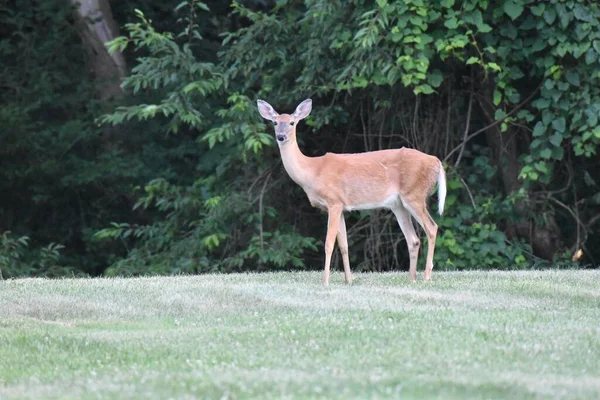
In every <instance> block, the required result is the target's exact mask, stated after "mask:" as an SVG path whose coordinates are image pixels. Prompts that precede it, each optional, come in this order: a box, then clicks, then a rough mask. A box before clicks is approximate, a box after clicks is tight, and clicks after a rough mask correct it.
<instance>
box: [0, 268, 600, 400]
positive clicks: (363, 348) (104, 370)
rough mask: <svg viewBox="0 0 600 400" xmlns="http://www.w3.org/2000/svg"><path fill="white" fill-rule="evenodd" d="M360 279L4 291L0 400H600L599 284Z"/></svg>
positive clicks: (529, 276) (171, 281)
mask: <svg viewBox="0 0 600 400" xmlns="http://www.w3.org/2000/svg"><path fill="white" fill-rule="evenodd" d="M421 275H422V274H421ZM355 278H356V279H355V283H354V284H353V285H352V286H346V285H344V284H343V283H342V282H341V281H342V277H341V274H340V273H337V274H334V275H333V276H332V285H331V286H330V287H329V288H325V287H323V286H322V285H321V274H320V273H316V272H307V273H278V274H249V275H247V274H239V275H208V276H193V277H170V278H164V277H160V278H139V279H65V280H45V279H23V280H8V281H0V398H1V399H58V398H61V399H62V398H77V399H79V398H91V399H95V398H114V399H125V398H141V399H151V398H156V399H166V398H182V399H186V398H189V399H191V398H216V399H219V398H250V397H253V398H261V399H265V398H344V399H346V398H360V399H369V398H404V399H410V398H415V399H423V398H441V399H451V398H456V399H465V398H476V399H483V398H490V399H491V398H507V399H528V398H570V399H571V398H572V399H575V398H581V399H583V398H586V399H598V398H600V271H543V272H471V273H440V272H437V273H435V272H434V281H433V282H430V283H424V282H422V281H419V282H417V283H416V284H412V283H409V282H408V281H407V275H406V273H385V274H356V275H355Z"/></svg>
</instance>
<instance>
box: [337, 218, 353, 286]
mask: <svg viewBox="0 0 600 400" xmlns="http://www.w3.org/2000/svg"><path fill="white" fill-rule="evenodd" d="M337 242H338V247H339V248H340V253H342V262H343V263H344V279H345V281H346V283H352V273H351V272H350V259H349V258H348V237H347V236H346V221H345V220H344V213H343V212H341V213H340V227H339V229H338V234H337Z"/></svg>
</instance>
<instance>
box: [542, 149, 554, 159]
mask: <svg viewBox="0 0 600 400" xmlns="http://www.w3.org/2000/svg"><path fill="white" fill-rule="evenodd" d="M540 157H542V158H544V159H546V160H549V159H550V158H551V157H552V150H550V149H544V150H542V151H540Z"/></svg>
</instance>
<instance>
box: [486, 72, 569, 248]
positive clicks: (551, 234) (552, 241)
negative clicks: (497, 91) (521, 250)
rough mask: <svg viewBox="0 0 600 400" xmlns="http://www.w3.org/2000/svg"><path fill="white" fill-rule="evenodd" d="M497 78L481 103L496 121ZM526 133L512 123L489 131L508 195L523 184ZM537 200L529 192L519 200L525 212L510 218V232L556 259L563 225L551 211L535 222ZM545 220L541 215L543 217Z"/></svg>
mask: <svg viewBox="0 0 600 400" xmlns="http://www.w3.org/2000/svg"><path fill="white" fill-rule="evenodd" d="M494 88H495V82H494V81H493V80H492V79H488V80H487V82H485V83H483V87H482V89H483V100H482V101H480V102H479V103H480V106H481V109H482V111H483V114H484V116H485V118H486V120H487V121H488V123H490V124H491V123H493V122H494V121H495V119H494V113H495V111H496V107H495V106H494V103H493V101H492V99H493V94H494ZM522 135H523V132H520V128H517V127H514V126H510V125H509V127H508V129H507V131H506V132H502V131H501V130H500V125H497V126H495V127H493V128H491V129H488V130H487V131H486V139H487V142H488V145H489V146H490V150H491V157H492V162H493V163H494V165H496V166H497V168H498V173H499V178H500V180H501V183H502V189H503V192H504V194H505V195H506V196H508V195H510V194H511V193H513V192H515V191H516V190H519V189H520V188H521V187H522V185H521V183H520V182H519V172H520V171H521V167H522V165H521V164H520V163H519V161H518V160H519V154H520V152H519V146H518V145H519V142H518V138H519V137H521V136H522ZM535 206H536V205H535V203H534V202H532V201H531V199H530V196H529V193H527V194H526V195H525V199H523V200H519V201H517V202H516V203H515V208H516V211H517V214H519V215H520V216H521V219H520V220H518V221H515V222H513V221H506V225H505V231H506V235H507V236H508V237H509V238H511V237H518V238H523V239H526V240H527V241H529V243H530V244H531V247H532V249H533V251H534V253H535V254H536V255H537V256H539V257H542V258H544V259H546V260H552V258H553V256H554V254H555V253H556V252H557V251H558V250H559V242H560V229H559V228H558V224H557V223H556V220H555V219H554V216H553V215H551V214H548V213H547V214H545V215H544V218H543V220H544V224H543V225H539V224H535V223H534V221H532V220H531V219H530V218H528V216H529V215H533V214H534V213H535V208H534V207H535ZM540 220H541V218H540Z"/></svg>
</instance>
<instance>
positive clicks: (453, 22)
mask: <svg viewBox="0 0 600 400" xmlns="http://www.w3.org/2000/svg"><path fill="white" fill-rule="evenodd" d="M444 26H445V27H446V28H448V29H456V28H458V20H457V19H456V17H452V18H450V19H447V20H446V22H444Z"/></svg>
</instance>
